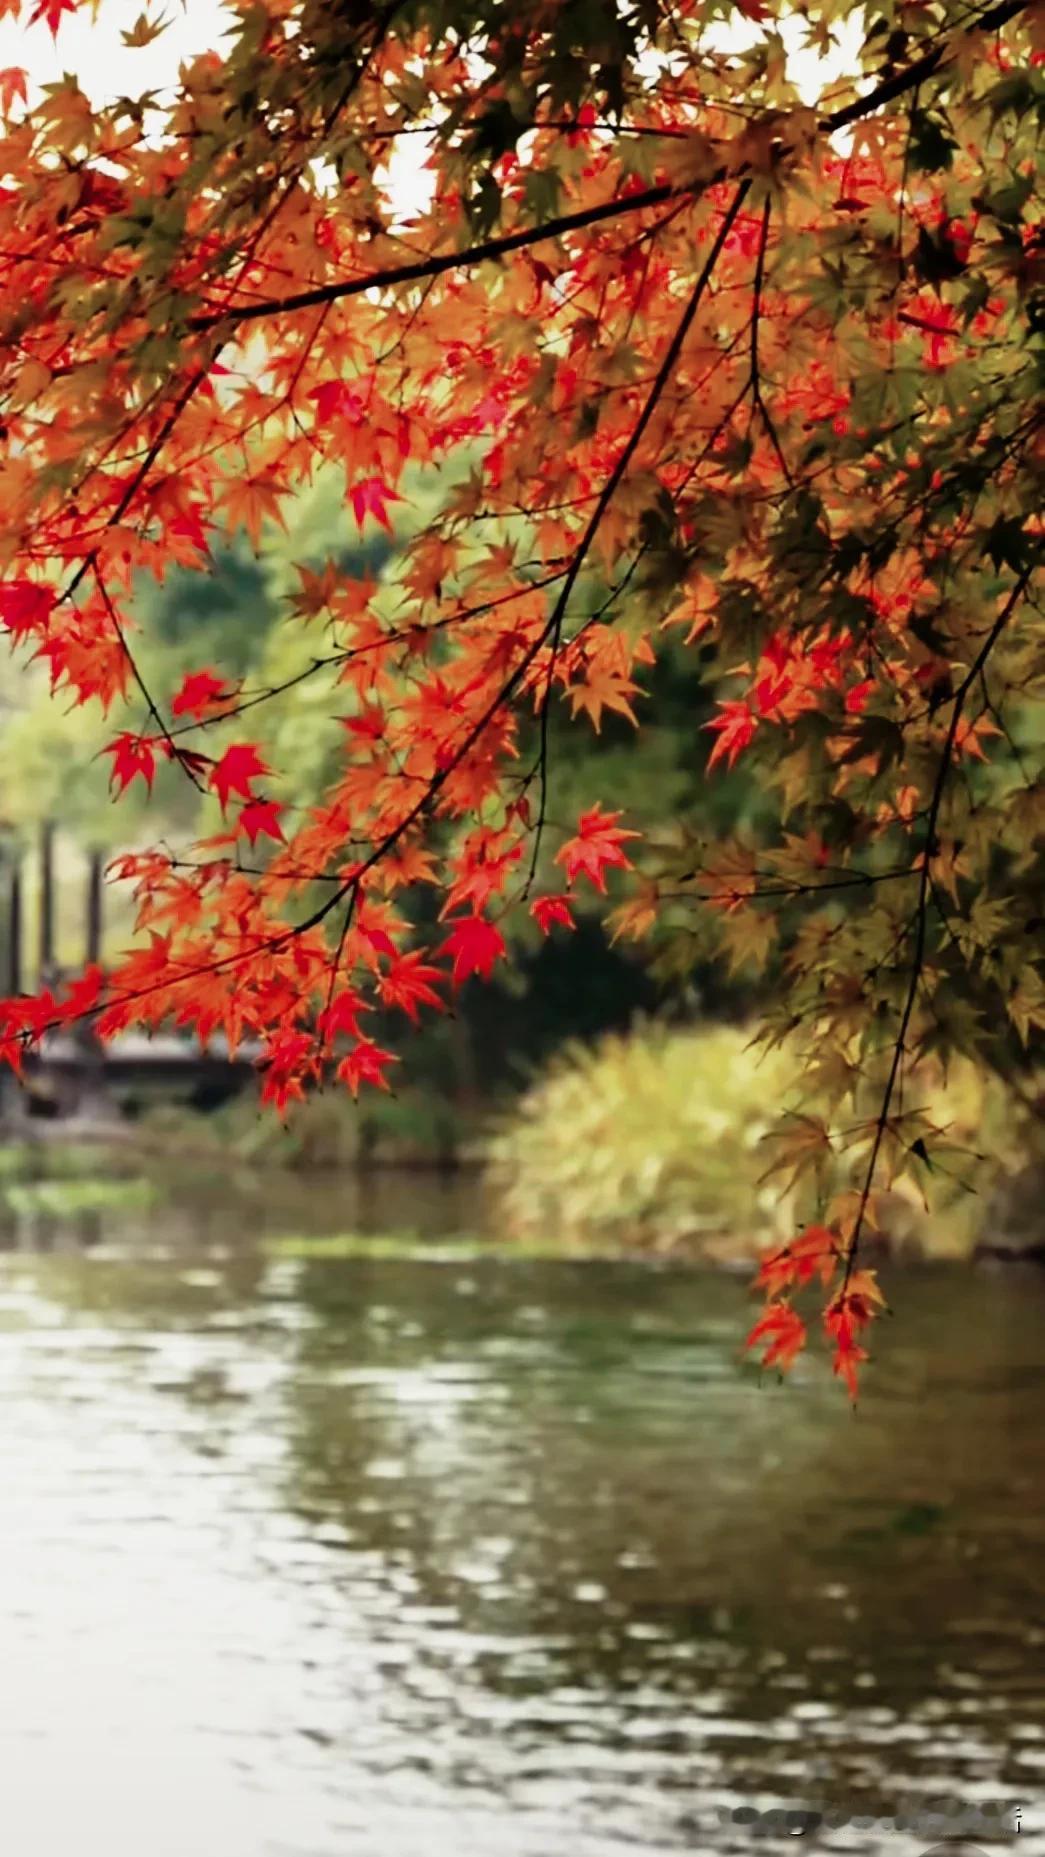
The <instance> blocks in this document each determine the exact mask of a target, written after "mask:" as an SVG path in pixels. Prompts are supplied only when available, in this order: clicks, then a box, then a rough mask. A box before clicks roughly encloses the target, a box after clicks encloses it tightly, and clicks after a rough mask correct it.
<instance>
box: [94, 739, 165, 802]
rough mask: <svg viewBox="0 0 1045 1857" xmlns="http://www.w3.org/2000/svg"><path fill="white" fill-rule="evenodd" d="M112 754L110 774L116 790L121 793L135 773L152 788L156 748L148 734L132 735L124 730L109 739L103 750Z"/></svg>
mask: <svg viewBox="0 0 1045 1857" xmlns="http://www.w3.org/2000/svg"><path fill="white" fill-rule="evenodd" d="M104 752H105V753H106V754H111V755H112V774H111V776H110V778H111V779H112V780H114V781H115V782H116V790H117V792H118V793H123V792H124V790H125V789H126V788H127V787H129V786H130V784H131V781H132V780H133V779H134V777H135V775H136V774H140V775H141V777H142V779H143V780H144V782H145V785H146V786H147V787H148V788H149V790H150V792H151V790H152V778H153V775H154V774H155V772H156V748H155V744H154V743H153V742H151V741H150V740H149V738H148V736H145V735H132V734H130V732H129V731H128V730H126V729H125V730H124V731H123V733H122V734H121V735H117V737H116V739H115V741H111V742H110V743H109V745H108V747H107V748H106V749H105V750H104Z"/></svg>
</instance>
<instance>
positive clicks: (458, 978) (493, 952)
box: [439, 916, 507, 986]
mask: <svg viewBox="0 0 1045 1857" xmlns="http://www.w3.org/2000/svg"><path fill="white" fill-rule="evenodd" d="M439 952H440V954H449V955H451V956H452V958H453V964H454V985H455V986H460V985H461V982H462V981H463V980H467V979H468V976H469V974H482V975H483V977H484V979H486V980H488V979H489V978H490V975H491V973H492V972H493V964H494V962H495V961H499V960H500V959H501V957H502V955H504V954H505V953H506V952H507V950H506V948H505V945H504V936H503V935H502V934H501V931H500V929H497V928H495V927H494V925H493V923H492V922H488V921H487V920H486V917H485V916H462V918H461V920H460V922H455V923H454V926H453V928H452V929H451V930H450V933H449V935H448V936H447V938H446V940H445V941H444V942H443V945H442V947H441V948H440V950H439Z"/></svg>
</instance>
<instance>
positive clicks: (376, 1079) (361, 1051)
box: [337, 1038, 399, 1096]
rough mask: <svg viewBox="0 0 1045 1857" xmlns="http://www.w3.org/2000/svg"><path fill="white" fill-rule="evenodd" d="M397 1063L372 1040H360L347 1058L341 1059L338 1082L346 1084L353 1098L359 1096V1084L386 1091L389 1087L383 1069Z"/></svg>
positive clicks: (394, 1058)
mask: <svg viewBox="0 0 1045 1857" xmlns="http://www.w3.org/2000/svg"><path fill="white" fill-rule="evenodd" d="M398 1061H399V1060H398V1058H396V1057H395V1055H394V1054H393V1053H392V1052H391V1051H383V1050H382V1048H381V1046H380V1045H376V1044H374V1042H373V1040H372V1039H370V1038H361V1039H360V1041H359V1043H358V1044H357V1045H356V1046H355V1047H354V1048H353V1049H352V1050H351V1051H350V1052H349V1054H348V1056H347V1057H343V1058H342V1060H341V1062H340V1064H339V1065H338V1067H337V1076H338V1078H339V1080H340V1082H342V1083H347V1085H348V1087H349V1089H350V1090H351V1092H352V1094H353V1096H358V1095H359V1086H360V1084H361V1083H373V1084H376V1086H377V1088H378V1089H379V1090H387V1089H388V1088H389V1087H390V1086H389V1082H388V1078H387V1077H386V1076H385V1067H386V1066H387V1065H388V1064H396V1063H398Z"/></svg>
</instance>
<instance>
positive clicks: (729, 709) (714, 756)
mask: <svg viewBox="0 0 1045 1857" xmlns="http://www.w3.org/2000/svg"><path fill="white" fill-rule="evenodd" d="M719 708H720V710H721V711H722V714H721V715H720V716H715V717H714V718H713V720H712V721H711V722H705V724H704V727H705V728H706V729H715V730H717V731H718V740H717V742H716V743H715V746H714V747H713V748H712V750H711V753H710V754H709V755H708V767H709V768H712V767H714V765H715V762H716V761H720V760H721V759H722V757H723V755H724V756H725V758H726V766H727V767H732V765H733V763H734V761H735V760H736V758H737V755H738V754H740V753H742V751H743V750H744V749H745V748H746V747H747V746H748V743H749V742H750V741H751V738H752V736H753V735H754V733H755V718H754V716H753V715H752V714H751V711H750V709H749V708H748V706H747V704H746V703H743V702H732V703H720V704H719Z"/></svg>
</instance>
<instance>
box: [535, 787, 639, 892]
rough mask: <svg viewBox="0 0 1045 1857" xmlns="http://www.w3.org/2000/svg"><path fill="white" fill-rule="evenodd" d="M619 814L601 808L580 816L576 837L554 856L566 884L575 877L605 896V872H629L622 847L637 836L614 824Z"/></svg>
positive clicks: (595, 807)
mask: <svg viewBox="0 0 1045 1857" xmlns="http://www.w3.org/2000/svg"><path fill="white" fill-rule="evenodd" d="M620 816H621V815H620V813H619V812H603V810H602V808H601V806H593V807H592V808H591V810H590V811H589V812H583V813H582V814H581V816H580V818H579V819H578V821H577V836H576V837H575V838H570V839H567V841H566V843H565V844H564V845H563V847H562V849H561V850H560V851H557V852H556V854H555V862H556V864H561V865H562V867H563V869H564V870H565V872H566V881H567V883H569V884H573V883H575V882H576V880H577V878H578V877H587V878H588V880H589V882H591V883H593V884H594V885H595V888H596V889H597V890H600V891H601V892H602V894H603V895H604V896H605V894H606V879H605V876H604V874H603V873H604V872H605V871H606V870H607V869H609V868H610V867H612V866H620V867H621V868H623V869H626V870H630V869H631V859H630V858H629V857H626V856H625V853H624V852H623V851H622V849H621V846H622V845H623V844H624V842H625V840H626V839H629V838H637V837H638V833H637V832H628V831H626V830H624V828H623V827H621V826H619V825H618V824H617V820H618V819H619V818H620Z"/></svg>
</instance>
